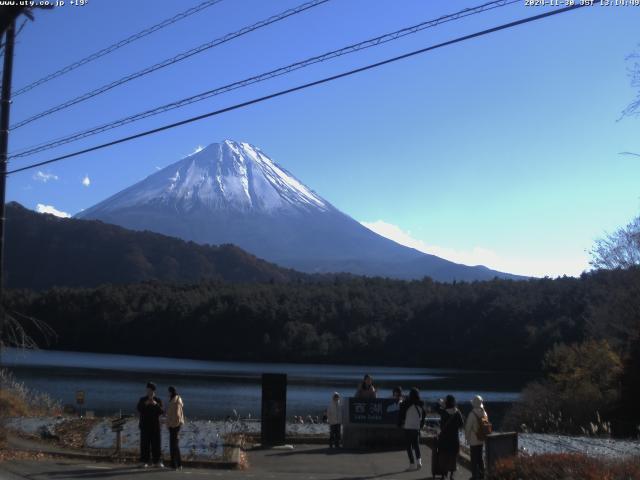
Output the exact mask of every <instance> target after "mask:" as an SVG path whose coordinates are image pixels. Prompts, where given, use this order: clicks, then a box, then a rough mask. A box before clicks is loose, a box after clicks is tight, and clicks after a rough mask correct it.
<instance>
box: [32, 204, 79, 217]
mask: <svg viewBox="0 0 640 480" xmlns="http://www.w3.org/2000/svg"><path fill="white" fill-rule="evenodd" d="M36 212H38V213H49V214H51V215H55V216H56V217H60V218H71V215H70V214H68V213H67V212H63V211H62V210H58V209H57V208H56V207H54V206H53V205H45V204H43V203H39V204H37V205H36Z"/></svg>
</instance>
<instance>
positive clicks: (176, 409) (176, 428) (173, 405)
mask: <svg viewBox="0 0 640 480" xmlns="http://www.w3.org/2000/svg"><path fill="white" fill-rule="evenodd" d="M182 425H184V404H183V403H182V398H181V397H180V395H178V392H176V389H175V387H169V405H168V406H167V427H169V453H170V455H171V468H173V469H174V470H182V458H181V457H180V443H179V439H178V434H179V433H180V427H181V426H182Z"/></svg>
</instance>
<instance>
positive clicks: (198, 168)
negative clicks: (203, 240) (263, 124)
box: [87, 140, 333, 214]
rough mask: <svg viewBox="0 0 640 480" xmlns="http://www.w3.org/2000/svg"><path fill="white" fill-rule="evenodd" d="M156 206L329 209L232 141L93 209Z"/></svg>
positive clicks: (264, 157) (275, 166) (264, 159)
mask: <svg viewBox="0 0 640 480" xmlns="http://www.w3.org/2000/svg"><path fill="white" fill-rule="evenodd" d="M158 203H163V204H167V205H170V206H172V207H173V208H176V209H178V210H181V211H190V210H192V209H194V208H200V207H206V208H210V209H216V210H220V209H224V210H242V211H260V212H270V213H275V212H278V211H282V210H297V211H305V210H309V209H311V210H320V211H328V210H330V209H333V207H332V206H331V205H330V204H329V203H328V202H327V201H326V200H324V199H322V198H321V197H320V196H319V195H317V194H316V193H315V192H313V190H311V189H310V188H308V187H306V186H305V185H304V184H303V183H302V182H300V181H299V180H298V179H296V178H295V177H294V176H293V175H292V174H291V173H289V172H288V171H287V170H285V169H284V168H282V167H281V166H279V165H278V164H277V163H276V162H274V161H273V160H271V159H270V158H269V157H268V156H267V155H266V154H264V153H263V152H262V151H261V150H260V149H258V148H256V147H254V146H253V145H250V144H248V143H244V142H243V143H240V142H235V141H232V140H225V141H223V142H221V143H213V144H211V145H209V146H207V147H204V148H201V147H199V148H198V149H197V150H196V151H194V152H193V153H192V154H190V155H188V156H186V157H185V158H183V159H182V160H180V161H178V162H176V163H174V164H172V165H170V166H168V167H166V168H164V169H162V170H160V171H158V172H156V173H154V174H153V175H151V176H149V177H147V178H146V179H144V180H142V181H141V182H139V183H137V184H135V185H133V186H131V187H129V188H128V189H126V190H124V191H122V192H120V193H119V194H116V195H114V196H113V197H111V198H109V199H107V200H105V201H104V202H102V203H100V204H98V205H96V206H95V207H93V208H94V209H99V210H101V211H110V210H117V209H121V208H130V207H134V206H141V205H145V204H158ZM87 213H89V214H91V213H94V212H87Z"/></svg>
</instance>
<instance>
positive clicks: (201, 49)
mask: <svg viewBox="0 0 640 480" xmlns="http://www.w3.org/2000/svg"><path fill="white" fill-rule="evenodd" d="M328 1H330V0H311V1H310V2H307V3H303V4H301V5H298V6H297V7H295V8H291V9H288V10H285V11H283V12H281V13H279V14H277V15H273V16H271V17H269V18H267V19H265V20H261V21H259V22H257V23H254V24H253V25H250V26H248V27H244V28H241V29H240V30H238V31H236V32H233V33H229V34H227V35H225V36H223V37H220V38H217V39H215V40H212V41H210V42H207V43H203V44H202V45H199V46H197V47H195V48H192V49H191V50H188V51H186V52H182V53H179V54H178V55H175V56H173V57H171V58H167V59H166V60H163V61H161V62H158V63H156V64H154V65H151V66H149V67H147V68H144V69H142V70H140V71H138V72H135V73H131V74H129V75H126V76H124V77H122V78H119V79H118V80H114V81H113V82H110V83H107V84H106V85H102V86H101V87H98V88H96V89H94V90H91V91H90V92H87V93H84V94H82V95H80V96H78V97H75V98H72V99H71V100H67V101H66V102H63V103H61V104H59V105H56V106H55V107H52V108H49V109H48V110H45V111H43V112H40V113H37V114H36V115H33V116H31V117H29V118H26V119H24V120H22V121H20V122H18V123H16V124H15V125H12V126H11V130H15V129H17V128H20V127H23V126H25V125H27V124H29V123H31V122H34V121H36V120H38V119H40V118H43V117H46V116H48V115H51V114H52V113H56V112H59V111H60V110H64V109H65V108H69V107H71V106H72V105H76V104H77V103H80V102H84V101H85V100H89V99H90V98H93V97H96V96H98V95H100V94H102V93H105V92H108V91H109V90H111V89H113V88H116V87H118V86H120V85H123V84H125V83H127V82H130V81H131V80H135V79H137V78H140V77H143V76H145V75H148V74H150V73H153V72H155V71H157V70H160V69H161V68H165V67H168V66H170V65H173V64H175V63H178V62H181V61H182V60H186V59H187V58H190V57H192V56H194V55H197V54H199V53H202V52H204V51H206V50H209V49H211V48H214V47H217V46H219V45H222V44H223V43H226V42H229V41H231V40H233V39H235V38H238V37H241V36H243V35H246V34H247V33H250V32H253V31H255V30H258V29H260V28H263V27H266V26H268V25H271V24H272V23H276V22H279V21H281V20H284V19H285V18H288V17H290V16H292V15H297V14H299V13H302V12H304V11H305V10H309V9H310V8H313V7H317V6H318V5H322V4H323V3H326V2H328Z"/></svg>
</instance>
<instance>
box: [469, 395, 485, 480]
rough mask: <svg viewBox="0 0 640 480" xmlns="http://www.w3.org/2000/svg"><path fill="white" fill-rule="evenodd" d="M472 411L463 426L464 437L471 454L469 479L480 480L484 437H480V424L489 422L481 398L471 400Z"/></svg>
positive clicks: (476, 397) (482, 469)
mask: <svg viewBox="0 0 640 480" xmlns="http://www.w3.org/2000/svg"><path fill="white" fill-rule="evenodd" d="M471 405H472V406H473V410H471V413H469V416H467V422H466V424H465V435H466V437H467V442H468V443H469V450H470V453H471V455H470V456H471V478H472V480H481V479H483V478H484V456H483V447H484V437H483V435H482V428H481V424H482V423H483V422H488V421H489V416H488V415H487V412H486V410H485V409H484V404H483V401H482V397H481V396H480V395H476V396H475V397H473V399H472V400H471Z"/></svg>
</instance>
